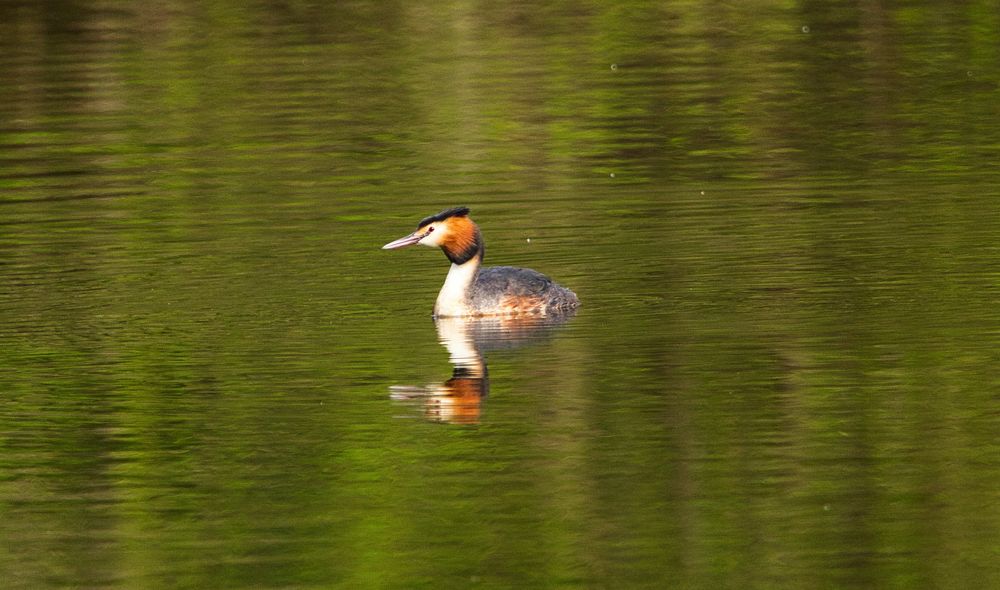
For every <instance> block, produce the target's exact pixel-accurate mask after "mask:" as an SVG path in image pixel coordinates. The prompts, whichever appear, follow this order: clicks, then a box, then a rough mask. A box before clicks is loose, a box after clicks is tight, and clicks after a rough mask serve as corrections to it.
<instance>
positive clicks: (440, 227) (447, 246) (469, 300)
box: [382, 207, 580, 317]
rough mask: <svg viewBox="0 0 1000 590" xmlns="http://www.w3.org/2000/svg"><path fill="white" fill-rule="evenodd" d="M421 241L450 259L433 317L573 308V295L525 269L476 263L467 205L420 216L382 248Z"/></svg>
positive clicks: (477, 246) (475, 231)
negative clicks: (405, 233)
mask: <svg viewBox="0 0 1000 590" xmlns="http://www.w3.org/2000/svg"><path fill="white" fill-rule="evenodd" d="M413 244H421V245H423V246H439V247H440V248H441V250H443V251H444V255H445V256H447V257H448V260H450V261H451V270H449V271H448V277H447V278H446V279H445V280H444V286H443V287H441V292H440V293H438V298H437V302H436V303H435V304H434V317H469V316H514V315H522V314H524V315H548V314H552V313H558V312H563V311H567V310H571V309H575V308H576V307H577V306H578V305H580V300H579V299H577V297H576V294H575V293H573V292H572V291H570V290H569V289H567V288H565V287H561V286H559V285H557V284H555V283H554V282H552V279H550V278H549V277H547V276H545V275H543V274H541V273H538V272H535V271H533V270H531V269H528V268H515V267H513V266H488V267H484V268H480V265H481V264H482V262H483V254H484V253H485V250H486V248H485V245H484V244H483V236H482V234H481V233H480V232H479V226H477V225H476V224H475V223H474V222H473V221H472V220H471V219H469V208H468V207H455V208H454V209H447V210H445V211H442V212H440V213H438V214H437V215H431V216H430V217H427V218H424V219H423V220H422V221H421V222H420V223H418V224H417V231H415V232H413V233H412V234H410V235H408V236H406V237H403V238H399V239H398V240H395V241H393V242H389V243H388V244H386V245H385V246H382V249H383V250H395V249H396V248H402V247H404V246H412V245H413Z"/></svg>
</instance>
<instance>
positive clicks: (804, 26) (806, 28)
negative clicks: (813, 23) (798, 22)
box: [802, 25, 809, 34]
mask: <svg viewBox="0 0 1000 590" xmlns="http://www.w3.org/2000/svg"><path fill="white" fill-rule="evenodd" d="M802 32H803V33H807V34H808V33H809V25H802Z"/></svg>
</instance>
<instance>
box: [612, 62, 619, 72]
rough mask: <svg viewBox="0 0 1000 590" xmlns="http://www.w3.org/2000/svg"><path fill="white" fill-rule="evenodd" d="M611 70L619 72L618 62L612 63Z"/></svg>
mask: <svg viewBox="0 0 1000 590" xmlns="http://www.w3.org/2000/svg"><path fill="white" fill-rule="evenodd" d="M611 71H612V72H617V71H618V64H611Z"/></svg>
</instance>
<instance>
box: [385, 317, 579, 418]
mask: <svg viewBox="0 0 1000 590" xmlns="http://www.w3.org/2000/svg"><path fill="white" fill-rule="evenodd" d="M572 316H573V313H565V314H559V315H556V316H551V315H550V316H545V317H484V318H461V317H448V318H435V320H434V323H435V325H436V326H437V333H438V340H439V341H440V342H441V344H442V345H443V346H444V347H445V348H446V349H447V350H448V355H449V356H450V359H451V364H452V365H453V366H454V369H453V370H452V373H451V379H448V380H447V381H445V382H444V383H432V384H429V385H426V386H424V387H420V386H413V385H393V386H391V387H390V388H389V392H390V393H389V396H390V397H391V398H392V399H393V400H396V401H398V402H402V403H407V404H413V405H419V406H421V407H422V409H423V414H424V417H426V418H427V419H429V420H434V421H438V422H448V423H451V424H478V423H479V417H480V414H481V412H482V405H483V400H484V399H485V398H486V396H487V395H488V394H489V390H490V379H489V373H488V371H487V368H486V359H485V356H484V355H485V354H486V353H488V352H490V351H493V350H504V349H514V348H520V347H522V346H525V345H528V344H531V343H535V342H540V341H543V340H546V339H547V338H548V337H550V336H551V335H552V334H553V333H554V332H555V329H556V328H557V327H559V326H560V325H562V324H563V323H565V322H566V321H567V320H569V319H570V318H571V317H572Z"/></svg>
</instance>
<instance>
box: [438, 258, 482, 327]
mask: <svg viewBox="0 0 1000 590" xmlns="http://www.w3.org/2000/svg"><path fill="white" fill-rule="evenodd" d="M479 259H480V257H479V256H474V257H473V258H472V260H470V261H468V262H466V263H465V264H452V265H451V269H450V270H449V271H448V276H447V277H445V279H444V286H442V287H441V292H439V293H438V298H437V302H436V303H435V304H434V315H435V316H436V317H457V316H466V315H471V309H470V308H469V298H468V294H469V287H470V286H472V281H474V280H475V279H476V271H478V270H479Z"/></svg>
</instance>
